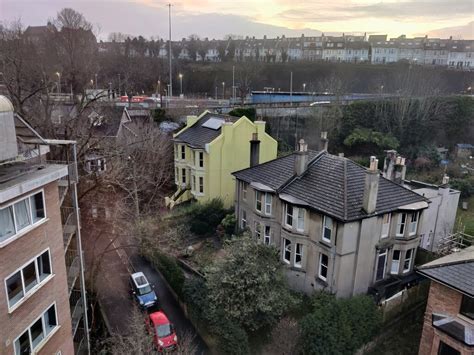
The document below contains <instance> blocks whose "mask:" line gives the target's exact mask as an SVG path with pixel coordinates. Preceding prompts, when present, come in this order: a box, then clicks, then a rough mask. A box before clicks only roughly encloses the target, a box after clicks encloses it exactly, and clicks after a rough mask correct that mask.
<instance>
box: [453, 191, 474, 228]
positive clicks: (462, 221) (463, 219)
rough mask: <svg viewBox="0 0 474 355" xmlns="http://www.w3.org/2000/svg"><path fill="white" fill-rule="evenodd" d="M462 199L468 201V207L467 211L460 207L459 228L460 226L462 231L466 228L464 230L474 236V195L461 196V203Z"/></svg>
mask: <svg viewBox="0 0 474 355" xmlns="http://www.w3.org/2000/svg"><path fill="white" fill-rule="evenodd" d="M462 201H467V202H468V209H467V210H466V211H465V210H463V209H462V208H458V215H457V221H456V222H457V223H456V224H457V226H458V228H460V231H462V228H465V229H464V232H465V233H466V234H469V235H472V236H474V196H471V197H470V198H464V199H463V198H461V202H460V203H461V204H462Z"/></svg>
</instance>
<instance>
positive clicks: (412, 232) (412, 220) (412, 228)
mask: <svg viewBox="0 0 474 355" xmlns="http://www.w3.org/2000/svg"><path fill="white" fill-rule="evenodd" d="M417 226H418V212H414V213H412V214H411V218H410V230H409V235H415V234H416V227H417Z"/></svg>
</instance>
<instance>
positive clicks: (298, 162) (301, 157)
mask: <svg viewBox="0 0 474 355" xmlns="http://www.w3.org/2000/svg"><path fill="white" fill-rule="evenodd" d="M294 154H295V155H296V156H295V174H296V175H297V176H300V175H301V174H303V173H304V172H305V171H306V168H307V167H308V144H307V143H305V141H304V139H300V140H299V142H298V149H297V150H296V152H295V153H294Z"/></svg>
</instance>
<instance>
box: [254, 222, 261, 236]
mask: <svg viewBox="0 0 474 355" xmlns="http://www.w3.org/2000/svg"><path fill="white" fill-rule="evenodd" d="M261 236H262V226H261V225H260V222H255V238H256V239H257V240H260V238H261Z"/></svg>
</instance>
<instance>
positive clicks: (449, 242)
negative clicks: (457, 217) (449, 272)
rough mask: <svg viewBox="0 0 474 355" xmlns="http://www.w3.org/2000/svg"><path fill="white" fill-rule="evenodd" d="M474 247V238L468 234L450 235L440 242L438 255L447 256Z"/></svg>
mask: <svg viewBox="0 0 474 355" xmlns="http://www.w3.org/2000/svg"><path fill="white" fill-rule="evenodd" d="M471 245H474V236H472V235H469V234H466V233H461V232H458V233H454V234H450V235H448V236H446V237H444V238H442V239H441V240H440V241H439V244H438V253H440V254H441V255H447V254H451V253H455V252H458V251H460V250H461V249H464V248H467V247H469V246H471Z"/></svg>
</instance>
